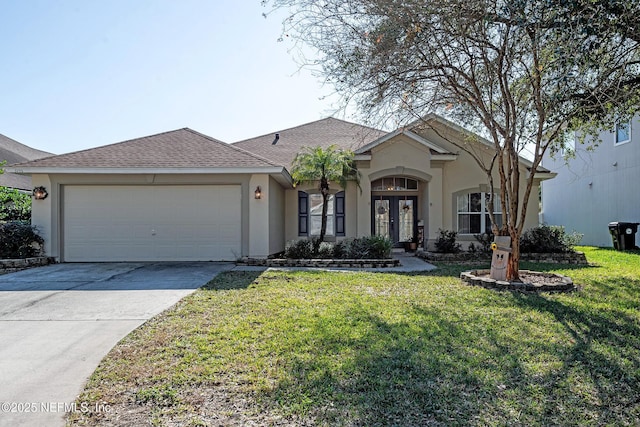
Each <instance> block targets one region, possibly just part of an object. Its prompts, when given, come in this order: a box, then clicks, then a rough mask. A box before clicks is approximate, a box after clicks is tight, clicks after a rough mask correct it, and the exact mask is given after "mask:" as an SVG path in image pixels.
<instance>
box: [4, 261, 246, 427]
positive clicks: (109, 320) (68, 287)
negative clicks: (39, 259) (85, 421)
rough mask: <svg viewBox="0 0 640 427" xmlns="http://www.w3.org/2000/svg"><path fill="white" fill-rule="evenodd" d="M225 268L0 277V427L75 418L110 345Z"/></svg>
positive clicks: (107, 267) (146, 267)
mask: <svg viewBox="0 0 640 427" xmlns="http://www.w3.org/2000/svg"><path fill="white" fill-rule="evenodd" d="M233 267H234V265H233V264H231V263H162V264H153V263H117V264H115V263H96V264H94V263H91V264H55V265H50V266H46V267H38V268H32V269H29V270H23V271H19V272H16V273H10V274H5V275H2V276H0V343H1V344H0V426H62V425H64V417H65V413H66V412H69V410H76V411H82V410H83V407H76V408H73V407H72V406H71V403H72V402H73V401H74V400H75V399H76V396H77V395H78V394H79V393H80V392H81V391H82V388H83V386H84V383H85V382H86V380H87V378H88V377H89V376H90V375H91V373H92V372H93V371H94V370H95V369H96V367H97V366H98V364H99V363H100V361H101V360H102V358H103V357H104V356H105V355H106V354H107V353H108V352H109V350H110V349H111V348H113V346H114V345H116V344H117V343H118V341H120V340H121V339H122V338H123V337H125V336H126V335H127V334H128V333H129V332H131V331H132V330H133V329H135V328H137V327H138V326H140V325H141V324H143V323H144V322H145V321H146V320H148V319H149V318H151V317H153V316H155V315H156V314H158V313H160V312H162V311H164V310H166V309H167V308H169V307H170V306H172V305H173V304H175V303H176V302H178V301H179V300H180V299H181V298H183V297H185V296H186V295H188V294H190V293H192V292H193V291H194V290H196V289H197V288H199V287H200V286H202V285H204V284H205V283H207V282H208V281H209V280H210V279H211V278H213V277H214V276H215V275H217V274H218V273H220V272H222V271H227V270H230V269H232V268H233ZM84 404H86V405H88V406H94V405H99V404H100V402H84ZM84 410H86V407H85V408H84ZM101 410H105V411H106V410H108V407H102V408H101Z"/></svg>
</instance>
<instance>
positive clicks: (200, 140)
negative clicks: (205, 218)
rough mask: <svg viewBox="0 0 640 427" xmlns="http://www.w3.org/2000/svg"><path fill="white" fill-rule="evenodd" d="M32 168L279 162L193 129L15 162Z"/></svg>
mask: <svg viewBox="0 0 640 427" xmlns="http://www.w3.org/2000/svg"><path fill="white" fill-rule="evenodd" d="M15 166H16V167H17V168H21V169H31V168H65V169H85V168H109V169H112V168H120V169H130V168H189V169H198V168H220V169H229V168H265V167H266V168H273V167H279V166H280V165H278V164H277V163H275V162H272V161H270V160H267V159H265V158H262V157H260V156H259V155H256V154H253V153H250V152H248V151H245V150H243V149H242V148H239V147H234V146H232V145H230V144H226V143H224V142H221V141H218V140H217V139H214V138H211V137H209V136H207V135H204V134H201V133H199V132H196V131H194V130H192V129H189V128H183V129H178V130H174V131H169V132H164V133H159V134H156V135H151V136H145V137H142V138H137V139H131V140H128V141H124V142H119V143H116V144H111V145H105V146H102V147H97V148H91V149H88V150H83V151H76V152H73V153H69V154H62V155H59V156H54V157H48V158H45V159H40V160H35V161H31V162H27V163H21V164H18V165H15Z"/></svg>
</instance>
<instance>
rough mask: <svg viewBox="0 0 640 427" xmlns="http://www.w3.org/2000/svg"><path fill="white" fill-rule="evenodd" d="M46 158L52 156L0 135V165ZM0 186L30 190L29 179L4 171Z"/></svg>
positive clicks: (0, 178) (0, 177) (1, 175)
mask: <svg viewBox="0 0 640 427" xmlns="http://www.w3.org/2000/svg"><path fill="white" fill-rule="evenodd" d="M48 156H52V154H51V153H47V152H46V151H41V150H36V149H35V148H31V147H28V146H26V145H24V144H20V143H19V142H18V141H16V140H14V139H11V138H9V137H6V136H4V135H2V134H0V163H1V162H2V161H6V162H7V165H11V164H14V163H19V162H26V161H29V160H35V159H40V158H43V157H48ZM0 186H2V187H10V188H17V189H19V190H31V178H30V177H28V176H23V175H18V174H15V173H11V172H9V171H7V170H5V172H4V173H3V174H0Z"/></svg>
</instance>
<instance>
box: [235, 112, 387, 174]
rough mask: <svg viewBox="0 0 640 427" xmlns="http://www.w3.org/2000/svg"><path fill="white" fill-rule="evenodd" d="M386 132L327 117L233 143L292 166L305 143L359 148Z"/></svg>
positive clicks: (308, 144) (354, 149)
mask: <svg viewBox="0 0 640 427" xmlns="http://www.w3.org/2000/svg"><path fill="white" fill-rule="evenodd" d="M276 134H277V135H278V138H277V141H276ZM386 134H387V132H384V131H381V130H378V129H374V128H370V127H367V126H362V125H359V124H356V123H350V122H347V121H344V120H340V119H336V118H333V117H327V118H325V119H321V120H317V121H315V122H311V123H306V124H304V125H300V126H296V127H293V128H290V129H285V130H281V131H276V132H273V133H269V134H267V135H262V136H258V137H256V138H251V139H246V140H243V141H238V142H235V143H233V146H234V147H239V148H243V149H245V150H247V151H250V152H252V153H256V154H258V155H260V156H262V157H264V158H267V159H271V160H272V161H274V162H276V163H278V164H279V165H282V166H284V167H287V168H288V167H289V166H291V163H292V162H293V159H294V158H295V156H296V154H298V153H299V152H300V151H301V150H302V149H303V148H304V147H323V148H326V147H328V146H330V145H332V144H335V145H337V146H338V147H340V148H342V149H348V150H352V151H356V150H357V149H358V148H359V147H361V146H363V145H365V144H368V143H369V142H371V141H373V140H375V139H377V138H380V137H381V136H383V135H386Z"/></svg>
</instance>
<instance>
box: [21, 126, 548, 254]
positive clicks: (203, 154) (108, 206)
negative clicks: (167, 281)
mask: <svg viewBox="0 0 640 427" xmlns="http://www.w3.org/2000/svg"><path fill="white" fill-rule="evenodd" d="M448 141H457V142H458V143H465V141H466V143H467V144H475V147H474V149H475V150H476V151H478V152H481V151H482V150H484V151H486V152H487V156H490V155H491V154H492V152H493V149H492V147H491V146H490V145H487V143H486V142H483V141H482V140H479V141H475V142H473V141H469V140H468V139H465V132H464V131H463V130H462V129H461V128H460V127H458V126H457V125H455V124H453V123H451V122H449V121H447V120H445V119H443V118H441V117H438V116H429V117H428V118H427V119H425V120H424V121H421V122H420V123H418V124H414V125H411V126H407V127H403V128H400V129H397V130H395V131H393V132H383V131H380V130H376V129H372V128H369V127H364V126H360V125H357V124H353V123H348V122H345V121H342V120H338V119H335V118H326V119H323V120H319V121H316V122H312V123H308V124H305V125H301V126H298V127H295V128H291V129H287V130H282V131H279V132H276V133H272V134H268V135H264V136H260V137H257V138H252V139H249V140H245V141H240V142H236V143H234V144H226V143H223V142H220V141H218V140H216V139H214V138H211V137H209V136H206V135H203V134H201V133H198V132H196V131H193V130H191V129H187V128H185V129H179V130H175V131H171V132H166V133H161V134H158V135H152V136H147V137H143V138H138V139H133V140H129V141H124V142H120V143H117V144H112V145H107V146H103V147H98V148H92V149H89V150H85V151H78V152H74V153H69V154H62V155H59V156H52V157H47V158H44V159H39V160H35V161H30V162H25V163H21V164H17V165H13V167H12V168H10V169H11V170H12V172H16V173H20V174H30V175H31V177H32V180H33V185H34V186H35V187H44V188H41V190H46V194H47V197H46V198H44V199H40V200H34V203H33V216H32V222H33V224H34V225H36V226H37V227H38V228H39V230H40V232H41V233H42V235H43V237H44V238H45V239H46V246H45V251H46V254H47V255H49V256H52V257H55V258H57V259H58V260H59V261H63V262H82V261H182V260H193V261H207V260H235V259H237V258H239V257H242V256H249V257H267V256H269V255H272V254H276V253H278V252H281V251H283V250H284V248H285V244H286V242H287V241H290V240H294V239H301V238H308V237H310V236H313V235H317V234H319V229H320V212H321V208H322V206H321V204H320V202H321V198H320V195H319V194H318V193H319V192H318V190H317V188H316V186H314V185H299V186H295V185H294V183H293V181H292V179H291V175H290V173H289V168H290V165H291V162H292V160H293V158H294V157H295V155H296V154H297V153H298V152H300V151H301V150H302V148H303V147H315V146H323V147H327V146H329V145H331V144H336V145H338V146H340V147H342V148H345V149H351V150H353V151H354V152H355V159H356V166H357V169H358V171H359V172H360V174H361V183H360V188H358V187H357V185H356V184H355V182H350V183H349V185H347V188H345V189H342V188H340V187H339V186H337V184H335V183H333V185H332V196H331V198H330V203H331V205H330V206H329V207H328V212H329V220H328V224H329V226H328V232H327V234H328V240H338V239H344V238H350V237H358V236H366V235H371V234H376V235H385V236H388V237H390V238H391V239H392V240H393V241H394V242H396V243H399V242H403V241H407V240H410V239H412V238H415V239H417V240H418V241H419V243H421V244H422V245H425V246H429V245H432V244H433V241H434V240H435V238H436V237H437V235H438V229H440V228H442V229H449V230H456V231H458V233H459V238H460V240H462V241H467V242H471V241H474V240H475V239H474V237H473V234H478V233H482V232H484V231H485V230H488V229H489V222H488V221H489V220H488V215H487V214H486V211H485V194H486V192H487V191H488V184H487V178H486V176H485V175H484V173H483V172H482V170H480V168H479V167H478V166H477V165H476V163H475V162H474V160H473V159H472V158H471V157H470V156H469V155H468V154H466V153H465V152H464V151H462V150H460V149H459V148H457V147H456V146H455V145H454V144H452V143H450V142H448ZM530 166H531V164H530V163H528V162H527V161H526V160H524V159H523V160H522V161H521V167H522V168H523V171H524V172H525V173H536V180H535V185H536V188H534V189H533V191H532V192H531V200H530V202H529V206H530V207H531V209H530V213H529V215H528V217H527V225H528V226H530V227H533V226H536V225H537V223H538V221H537V218H538V212H537V209H536V207H537V206H538V201H537V197H538V189H537V186H538V185H539V183H540V181H541V180H543V179H548V178H551V177H553V174H550V173H548V171H546V170H544V171H537V172H531V171H530V170H529V167H530ZM523 186H524V183H523ZM522 192H524V187H523V190H522ZM498 206H499V204H498Z"/></svg>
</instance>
